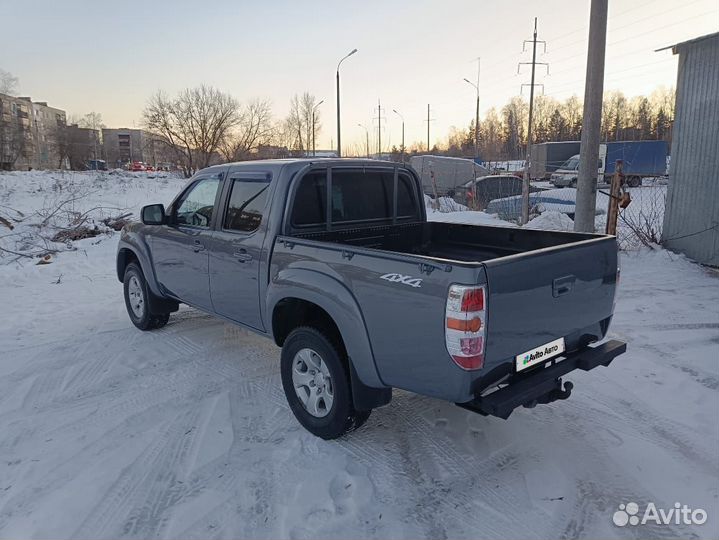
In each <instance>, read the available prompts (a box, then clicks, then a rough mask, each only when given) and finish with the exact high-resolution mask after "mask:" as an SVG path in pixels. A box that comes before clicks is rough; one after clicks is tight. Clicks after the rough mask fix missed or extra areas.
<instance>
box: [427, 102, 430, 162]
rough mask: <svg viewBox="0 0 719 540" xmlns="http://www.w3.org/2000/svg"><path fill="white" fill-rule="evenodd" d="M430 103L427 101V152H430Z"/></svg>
mask: <svg viewBox="0 0 719 540" xmlns="http://www.w3.org/2000/svg"><path fill="white" fill-rule="evenodd" d="M429 152H430V147H429V103H427V153H428V154H429Z"/></svg>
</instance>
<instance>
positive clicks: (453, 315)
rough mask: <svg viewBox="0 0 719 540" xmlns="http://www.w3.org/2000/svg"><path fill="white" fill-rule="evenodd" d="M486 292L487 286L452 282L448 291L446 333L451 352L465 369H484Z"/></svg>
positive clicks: (457, 362)
mask: <svg viewBox="0 0 719 540" xmlns="http://www.w3.org/2000/svg"><path fill="white" fill-rule="evenodd" d="M486 293H487V290H486V288H485V287H483V286H481V287H477V286H475V285H471V286H470V285H452V286H451V287H450V288H449V293H448V294H447V309H446V312H445V334H444V335H445V341H446V343H447V352H449V355H450V356H451V357H452V359H453V360H454V362H455V364H457V365H458V366H459V367H461V368H462V369H466V370H473V369H480V368H481V367H482V366H483V365H484V345H485V340H486V337H487V324H486V322H487V305H486V304H487V302H486V300H487V294H486Z"/></svg>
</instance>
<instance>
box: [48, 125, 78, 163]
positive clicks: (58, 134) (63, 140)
mask: <svg viewBox="0 0 719 540" xmlns="http://www.w3.org/2000/svg"><path fill="white" fill-rule="evenodd" d="M50 137H51V138H52V143H53V145H54V146H55V152H56V153H57V160H58V163H57V168H58V169H62V168H63V165H65V164H66V163H69V165H70V167H71V168H73V169H76V168H79V165H78V161H79V160H78V159H77V158H76V156H74V155H73V150H74V148H73V144H72V142H73V141H71V140H70V138H71V137H70V133H69V131H68V127H67V124H64V123H58V124H57V126H55V127H54V128H53V129H52V132H51V133H50ZM83 162H84V160H83Z"/></svg>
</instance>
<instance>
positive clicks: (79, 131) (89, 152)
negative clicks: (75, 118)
mask: <svg viewBox="0 0 719 540" xmlns="http://www.w3.org/2000/svg"><path fill="white" fill-rule="evenodd" d="M67 145H68V148H67V157H68V159H69V160H70V168H71V169H74V170H82V169H86V168H91V169H94V168H98V161H99V160H100V157H101V155H102V142H101V141H100V130H97V129H92V128H83V127H79V126H78V125H77V124H71V125H69V126H67Z"/></svg>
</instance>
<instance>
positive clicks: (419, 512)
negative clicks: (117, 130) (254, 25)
mask: <svg viewBox="0 0 719 540" xmlns="http://www.w3.org/2000/svg"><path fill="white" fill-rule="evenodd" d="M58 174H59V173H34V172H33V173H22V174H19V173H16V174H7V173H1V174H0V204H2V205H5V206H11V207H13V208H16V209H19V210H21V211H23V212H24V213H26V214H29V213H31V212H32V211H33V210H34V209H38V208H41V207H43V205H44V204H45V203H46V202H47V201H46V198H47V197H50V196H51V195H50V194H49V193H48V189H50V186H52V184H53V182H55V181H56V180H57V177H58ZM97 174H98V173H90V174H81V175H73V176H72V179H73V181H74V182H75V183H76V184H77V185H78V186H81V187H88V188H93V189H95V182H96V181H97V177H96V176H95V175H97ZM99 176H100V178H101V182H102V184H101V188H99V191H97V192H96V193H94V194H93V195H92V196H91V198H90V199H89V200H87V201H81V202H78V203H77V205H76V209H77V210H86V209H89V208H90V207H91V206H95V205H97V204H98V203H101V204H102V205H104V206H112V207H118V208H130V209H131V210H132V211H134V212H136V213H137V211H138V209H139V207H140V206H141V205H143V204H148V203H152V202H164V203H167V202H169V201H170V200H171V198H172V197H173V196H174V195H175V193H176V192H177V191H178V190H179V189H180V187H181V185H182V184H183V183H184V180H182V179H178V178H158V179H149V178H146V177H139V176H138V177H130V176H127V175H109V174H102V175H99ZM66 178H67V177H66ZM40 187H42V188H43V189H42V190H41V191H40V190H39V188H40ZM2 208H4V207H0V209H2ZM113 212H114V211H113ZM481 214H482V213H479V212H467V211H465V212H456V213H441V212H436V213H433V214H431V215H430V218H431V219H440V218H442V219H443V220H444V219H454V218H455V216H460V218H466V219H469V216H470V215H473V216H477V215H481ZM3 215H5V214H4V213H3ZM485 216H487V215H486V214H484V215H481V216H480V217H474V218H472V219H476V220H477V221H476V222H483V220H486V219H493V220H495V221H499V220H497V219H496V217H495V218H492V217H491V216H490V217H485ZM536 219H548V216H547V215H546V214H545V215H544V216H541V217H540V218H536ZM560 219H561V218H560ZM535 221H536V220H535ZM472 222H474V221H472ZM540 223H542V222H540ZM0 227H1V226H0ZM0 233H2V234H5V229H4V228H0ZM117 238H118V234H117V233H114V232H111V233H107V234H104V233H103V234H101V235H100V236H97V237H95V238H90V239H87V240H82V241H79V242H74V243H73V245H72V248H73V249H72V250H70V251H64V252H62V253H59V254H58V255H57V256H56V257H55V259H54V260H53V262H52V263H51V264H48V265H41V266H36V265H35V264H32V262H31V261H23V260H21V261H19V262H11V261H9V260H7V258H5V259H4V261H5V263H6V264H3V265H0V299H2V306H3V310H2V324H1V325H0V343H1V344H2V349H1V350H2V356H0V434H2V435H1V436H0V537H2V538H103V539H104V538H135V537H140V538H150V537H153V538H156V537H159V538H170V539H174V538H182V539H185V538H208V537H212V538H218V539H220V538H305V537H313V538H348V539H356V538H365V537H367V538H419V537H422V538H427V537H429V538H440V537H449V538H458V539H461V538H538V539H541V538H548V537H552V538H554V537H589V538H628V537H634V536H635V535H638V536H641V537H658V536H662V537H690V536H697V537H701V538H716V537H717V536H719V521H718V520H717V516H718V515H719V505H718V503H717V501H718V500H719V492H718V489H719V488H718V486H719V470H718V467H719V465H718V462H717V456H718V455H719V422H718V421H717V420H718V418H717V416H718V414H719V363H718V362H719V360H718V358H719V355H718V354H717V352H718V350H719V339H718V338H717V329H719V310H718V309H717V306H719V275H718V274H717V272H716V271H713V270H707V269H705V268H702V267H700V266H698V265H696V264H694V263H692V262H690V261H689V260H687V259H686V258H684V257H681V256H677V255H674V254H671V253H669V252H667V251H664V250H648V249H643V250H638V251H635V252H631V253H628V254H623V255H622V257H621V262H622V277H621V285H620V292H619V297H618V302H617V309H616V315H615V317H614V321H613V323H612V327H611V329H610V335H611V337H615V338H618V339H624V340H626V341H627V342H628V352H627V353H626V354H625V355H622V356H620V357H619V358H617V359H616V360H615V362H614V363H613V364H612V365H611V366H610V367H608V368H597V369H596V370H593V371H591V372H588V373H584V372H577V373H572V374H571V375H570V376H569V377H567V379H569V380H571V381H572V382H574V383H575V388H574V392H573V394H572V396H571V398H570V399H569V400H567V401H560V402H557V403H553V404H551V405H540V406H538V407H536V408H535V409H518V410H517V411H516V412H515V413H513V414H512V416H511V417H510V419H509V420H506V421H504V420H499V419H496V418H485V417H482V416H479V415H476V414H473V413H470V412H468V411H465V410H463V409H460V408H458V407H456V406H454V405H453V404H451V403H445V402H442V401H437V400H434V399H430V398H426V397H422V396H417V395H413V394H409V393H406V392H402V391H395V393H394V399H393V401H392V403H391V404H390V405H389V406H387V407H384V408H380V409H378V410H376V411H374V412H373V414H372V417H371V418H370V420H369V421H368V423H367V424H366V425H365V426H364V427H363V428H361V429H360V430H358V431H356V432H354V433H352V434H350V435H349V436H347V437H345V438H343V439H341V440H337V441H331V442H327V441H322V440H320V439H317V438H315V437H313V436H312V435H310V434H309V433H307V432H306V431H304V430H303V429H302V428H301V427H300V426H299V424H298V423H297V422H296V421H295V419H294V418H293V416H292V414H291V412H290V410H289V409H288V407H287V405H286V403H285V399H284V395H283V393H282V388H281V383H280V378H279V362H278V359H279V349H278V348H277V347H275V346H274V344H272V343H271V342H270V341H269V340H267V339H265V338H263V337H260V336H256V335H253V334H250V333H248V332H246V331H244V330H242V329H239V328H237V327H234V326H232V325H230V324H227V323H225V322H223V321H221V320H219V319H215V318H212V317H210V316H208V315H205V314H203V313H200V312H198V311H195V310H192V309H189V308H184V307H183V308H181V310H180V312H178V313H176V314H173V316H172V317H171V319H170V323H169V324H168V325H167V326H166V327H165V328H163V329H161V330H158V331H154V332H140V331H138V330H136V329H135V328H134V327H133V326H132V325H131V324H130V322H129V320H128V317H127V314H126V313H125V306H124V303H123V301H122V289H121V285H120V283H119V282H118V281H117V278H116V277H115V248H116V241H117ZM98 241H99V243H98ZM60 276H61V277H60ZM59 277H60V279H58V278H59ZM407 360H408V361H411V359H407ZM629 501H634V502H637V503H639V504H640V506H641V507H643V506H644V505H645V504H646V503H648V502H654V503H655V504H656V505H657V506H658V507H664V508H671V507H672V505H673V504H674V502H677V501H679V502H681V503H682V504H688V505H689V506H691V507H692V508H703V509H704V510H706V511H707V513H708V515H709V519H708V521H707V523H706V524H704V525H702V526H698V525H695V526H686V525H667V526H661V527H659V526H649V525H645V526H641V527H637V528H632V529H629V528H625V529H620V528H617V527H615V526H614V525H613V524H612V519H611V518H612V514H613V512H614V511H615V510H617V508H618V505H619V504H622V503H627V502H629Z"/></svg>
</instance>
